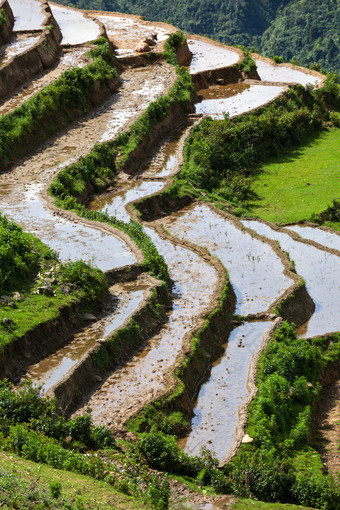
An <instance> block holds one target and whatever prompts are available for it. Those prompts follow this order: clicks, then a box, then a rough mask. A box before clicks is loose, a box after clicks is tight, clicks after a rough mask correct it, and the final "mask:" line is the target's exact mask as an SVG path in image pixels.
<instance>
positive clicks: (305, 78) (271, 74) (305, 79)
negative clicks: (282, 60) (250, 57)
mask: <svg viewBox="0 0 340 510" xmlns="http://www.w3.org/2000/svg"><path fill="white" fill-rule="evenodd" d="M255 63H256V67H257V72H258V75H259V76H260V78H261V80H262V81H271V82H280V83H300V85H303V86H304V87H305V86H306V85H317V84H318V83H320V81H321V79H320V78H318V77H317V76H313V75H312V74H308V73H307V72H305V73H304V72H302V71H298V70H297V69H292V68H291V67H288V66H285V65H279V66H275V65H273V64H271V63H270V62H266V61H263V60H260V59H255Z"/></svg>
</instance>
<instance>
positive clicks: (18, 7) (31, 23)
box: [9, 0, 45, 31]
mask: <svg viewBox="0 0 340 510" xmlns="http://www.w3.org/2000/svg"><path fill="white" fill-rule="evenodd" d="M9 4H10V6H11V9H12V12H13V15H14V18H15V23H14V31H19V30H39V29H41V28H43V22H44V19H45V15H44V13H43V12H42V10H41V9H42V5H41V2H40V1H39V0H9Z"/></svg>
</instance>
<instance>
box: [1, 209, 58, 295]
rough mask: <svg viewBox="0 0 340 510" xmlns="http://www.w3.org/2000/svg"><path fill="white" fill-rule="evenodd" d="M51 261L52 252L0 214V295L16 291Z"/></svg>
mask: <svg viewBox="0 0 340 510" xmlns="http://www.w3.org/2000/svg"><path fill="white" fill-rule="evenodd" d="M51 259H54V260H55V259H56V255H55V254H54V253H53V252H52V250H49V249H48V248H47V247H46V248H45V249H44V248H43V244H42V243H41V242H40V241H39V240H38V239H36V238H35V237H34V236H32V235H30V234H27V233H25V232H23V230H22V228H21V227H19V226H18V225H16V224H15V223H13V222H12V221H9V220H8V219H7V218H6V216H4V215H3V214H1V213H0V295H1V294H6V293H9V292H11V291H13V290H18V287H22V285H23V284H25V283H26V282H27V281H28V280H31V279H32V275H34V274H36V273H37V272H38V269H39V267H40V266H41V262H42V261H43V260H51Z"/></svg>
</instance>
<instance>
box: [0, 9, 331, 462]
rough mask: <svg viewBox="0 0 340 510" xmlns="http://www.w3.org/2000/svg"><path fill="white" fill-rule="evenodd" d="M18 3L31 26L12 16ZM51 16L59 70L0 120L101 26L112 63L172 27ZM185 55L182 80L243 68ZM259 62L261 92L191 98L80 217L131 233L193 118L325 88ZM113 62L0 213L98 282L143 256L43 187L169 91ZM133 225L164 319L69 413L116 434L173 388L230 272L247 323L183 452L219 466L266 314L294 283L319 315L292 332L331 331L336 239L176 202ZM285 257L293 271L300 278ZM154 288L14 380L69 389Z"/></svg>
mask: <svg viewBox="0 0 340 510" xmlns="http://www.w3.org/2000/svg"><path fill="white" fill-rule="evenodd" d="M11 3H12V2H11V1H10V4H11ZM23 4H25V9H26V8H27V9H29V12H30V17H27V16H22V14H23V11H22V10H21V9H22V5H23ZM31 4H32V5H31ZM39 6H40V2H39V1H38V0H37V1H36V2H34V1H33V0H32V1H31V2H30V3H29V4H28V3H27V2H26V3H25V2H21V3H20V2H18V1H15V2H14V1H13V10H14V13H16V12H17V13H19V14H15V16H16V28H17V30H23V29H24V30H28V31H29V30H33V27H34V29H35V28H36V25H38V24H39V23H40V22H41V19H40V18H41V17H40V14H39V12H40V9H39ZM51 9H52V12H53V14H54V17H55V19H56V21H57V23H58V24H59V27H60V29H61V32H62V36H63V39H62V41H61V51H62V56H61V58H60V61H59V63H58V64H57V66H56V67H55V68H54V69H53V70H52V71H48V72H46V73H44V74H43V75H42V76H40V77H39V78H38V79H36V80H31V82H30V83H27V84H26V85H25V87H24V89H23V90H21V91H20V92H19V93H17V94H16V95H13V97H11V98H10V99H8V100H7V101H6V102H5V103H3V104H2V105H0V113H1V114H5V113H9V112H11V111H13V110H14V109H15V108H16V107H17V106H18V105H20V104H22V103H23V102H24V101H26V100H27V99H28V98H29V97H31V96H32V95H34V94H35V93H37V92H38V91H39V90H42V89H43V88H44V87H46V86H47V85H48V84H50V83H52V82H53V81H54V80H55V79H56V78H57V77H58V76H60V74H61V73H62V72H63V71H64V70H66V69H69V68H72V67H79V68H81V67H83V66H84V65H85V63H86V62H87V57H86V53H87V51H88V46H87V43H88V42H89V41H92V40H95V39H96V38H98V37H99V35H100V33H101V27H102V26H104V28H105V29H106V34H107V36H108V38H109V39H110V40H111V42H112V43H113V44H114V45H115V47H116V54H117V55H118V57H120V56H124V57H129V56H130V57H135V56H136V54H137V53H138V52H136V50H135V45H136V43H137V42H138V41H139V40H140V39H141V38H142V37H144V36H145V34H149V33H156V35H157V45H156V46H155V48H154V50H153V51H154V52H155V53H157V51H158V49H159V46H160V43H161V42H163V41H164V40H166V38H167V37H168V35H169V34H170V33H171V32H173V31H174V30H175V29H174V27H171V26H166V25H165V24H152V23H148V22H144V21H142V20H140V19H139V18H137V17H134V16H127V15H116V14H109V13H98V14H96V13H95V12H94V11H91V13H89V14H84V13H83V12H81V11H77V10H75V9H69V8H64V7H62V6H58V5H57V4H54V3H51ZM101 24H102V25H101ZM16 37H18V38H19V37H21V36H16ZM30 37H32V38H34V36H33V35H32V36H30V35H29V34H28V35H27V34H26V35H25V41H26V42H25V44H28V42H29V41H30ZM16 40H17V39H16ZM70 46H74V47H73V48H70ZM188 46H189V49H190V51H191V52H192V54H193V56H192V60H191V65H190V67H189V71H190V73H192V74H197V73H202V72H203V73H204V72H206V71H210V70H211V69H219V68H228V67H230V66H232V65H233V64H235V63H236V62H238V61H239V59H240V52H239V50H236V49H235V50H233V49H232V48H223V47H222V46H221V45H219V44H216V43H214V42H213V41H210V42H209V41H208V40H204V41H203V40H202V39H200V38H192V39H190V38H189V45H188ZM9 51H11V52H12V53H11V56H12V57H13V56H14V57H18V56H19V55H20V53H21V51H22V46H20V47H19V45H17V46H15V45H14V43H10V45H9V46H8V47H7V48H4V49H3V55H4V57H3V58H4V59H6V54H7V55H8V52H9ZM139 56H140V55H139ZM131 62H132V61H131ZM257 63H258V71H259V75H260V78H261V81H257V82H256V83H254V81H251V83H250V82H240V83H232V84H227V85H222V86H221V85H220V84H217V83H216V84H215V85H214V86H212V87H210V88H209V89H206V90H201V91H198V98H197V102H196V105H195V109H196V117H195V120H194V121H193V120H192V119H189V118H186V119H185V118H184V119H181V120H180V122H179V121H177V122H176V119H175V121H173V122H172V125H170V124H171V123H169V126H168V128H167V131H168V132H167V133H166V134H165V135H164V136H162V137H161V140H157V144H155V146H154V147H148V148H147V149H146V150H145V151H144V157H141V158H140V161H139V165H137V166H138V171H137V172H136V174H135V175H132V174H129V173H127V172H121V173H119V174H118V175H117V177H116V178H115V181H114V182H112V183H111V187H110V188H109V189H108V190H107V191H105V193H102V194H96V195H95V196H94V197H92V199H91V200H90V201H88V202H87V203H86V205H87V207H88V209H89V210H92V211H94V210H99V211H106V212H107V214H108V215H109V216H115V217H116V218H117V219H119V220H121V221H123V222H129V221H130V219H131V218H132V219H134V220H137V221H140V222H141V220H140V218H139V217H137V215H136V212H135V210H134V209H133V208H132V207H131V203H132V202H134V201H138V200H140V199H142V198H146V197H149V196H151V195H153V194H157V193H159V192H160V191H162V190H163V189H164V188H166V187H167V186H168V185H169V184H170V183H171V181H172V177H173V176H174V175H175V174H176V173H177V172H178V171H179V169H180V167H181V163H182V160H183V145H184V142H185V140H186V137H187V136H188V133H189V132H190V129H191V127H192V125H193V124H194V123H195V122H198V121H199V118H200V115H201V114H205V115H211V116H212V117H213V118H221V117H223V115H224V114H229V115H230V116H231V117H233V116H237V115H240V114H243V113H245V112H247V111H249V110H252V109H254V108H258V107H260V106H262V105H264V104H266V103H267V102H270V101H272V100H273V99H274V98H276V97H278V96H279V95H280V94H282V93H284V91H285V90H286V84H290V83H293V82H294V83H295V82H299V83H301V84H303V85H306V84H308V83H321V80H322V77H321V76H320V75H319V76H316V75H315V74H310V73H309V72H308V71H306V72H304V71H303V70H302V69H299V70H296V69H291V68H290V67H287V66H285V65H281V66H279V67H278V66H276V65H274V64H273V63H272V62H270V61H268V60H261V59H258V60H257ZM0 65H1V64H0ZM123 65H124V66H125V67H124V68H123V70H122V71H121V74H120V87H119V89H118V91H116V92H114V93H113V94H112V96H111V97H110V98H109V99H108V100H107V101H106V102H104V104H102V105H101V106H98V107H96V108H94V109H93V110H92V111H91V112H90V114H87V115H86V116H84V117H83V118H82V119H81V120H79V121H77V122H74V123H73V124H72V125H71V126H70V127H69V128H67V129H65V130H64V131H63V132H60V133H59V134H58V135H57V136H55V138H53V139H51V140H49V142H48V143H47V144H45V146H43V147H41V148H40V149H39V150H38V151H37V152H36V153H34V154H31V156H30V157H28V158H26V159H25V160H24V161H22V162H20V163H19V164H17V165H15V166H14V167H13V168H11V170H10V171H8V172H7V173H6V174H2V175H1V176H0V211H1V212H3V213H5V214H6V215H7V216H8V217H9V218H10V219H13V220H15V221H16V222H17V223H18V224H20V225H22V226H23V228H24V229H25V230H29V231H31V232H34V233H35V234H36V235H37V236H38V237H39V238H40V239H42V240H43V241H44V242H45V243H46V244H47V245H48V246H50V247H51V248H53V249H55V250H56V251H58V253H59V255H60V259H61V260H62V261H64V260H78V259H80V258H81V259H84V260H86V261H90V262H91V263H93V264H94V265H96V266H97V267H99V268H100V269H102V270H103V271H111V270H113V269H114V270H124V269H128V268H129V267H130V268H131V266H137V264H138V263H139V262H140V261H141V258H142V255H141V252H140V250H139V249H138V248H137V246H136V245H135V243H134V242H133V241H132V240H129V239H128V238H127V236H126V235H124V236H123V235H122V234H121V233H120V231H118V230H117V229H114V228H113V227H108V226H107V224H104V223H102V224H99V222H96V223H94V222H91V221H89V220H81V219H80V218H79V217H77V216H76V215H75V214H72V213H69V212H66V211H63V212H61V211H60V210H58V209H57V208H56V207H55V206H54V205H53V204H52V201H51V199H50V198H48V195H47V188H48V186H49V184H50V182H51V180H52V179H53V178H54V177H55V176H56V175H57V174H58V172H60V170H61V169H63V168H66V167H68V166H69V165H70V164H72V163H74V162H77V160H79V158H81V157H83V156H85V155H86V154H88V153H89V152H90V150H91V148H92V147H93V146H94V145H95V144H98V143H102V142H106V141H110V140H114V139H115V138H116V137H117V135H118V134H119V133H122V132H124V131H125V130H127V128H128V127H129V126H131V125H132V124H133V122H135V121H136V120H137V119H138V118H139V117H140V115H141V114H142V113H143V112H144V111H145V110H146V109H147V107H148V106H149V105H150V104H151V103H152V102H153V101H155V100H156V99H157V98H158V97H160V96H161V95H164V94H165V93H167V92H168V90H169V88H170V87H171V85H172V84H173V83H174V82H175V79H176V77H175V72H174V70H173V68H172V67H171V66H170V65H168V64H166V63H165V62H164V60H161V59H159V60H158V61H157V62H156V63H153V64H152V63H148V61H147V60H144V61H143V62H142V64H141V65H137V64H136V62H135V61H134V64H133V67H132V66H131V67H130V66H129V63H128V61H127V63H125V64H123ZM142 223H143V229H144V232H145V233H146V234H147V235H148V236H149V237H150V238H151V240H152V241H153V243H154V245H155V246H156V248H157V250H158V252H159V253H160V254H161V255H162V256H163V257H164V260H165V262H166V264H167V266H168V271H169V275H170V279H171V293H172V299H171V307H170V309H169V311H168V314H167V320H166V322H165V323H164V324H163V325H162V327H161V328H159V330H158V331H157V332H156V333H154V334H151V335H150V337H149V338H148V339H146V341H145V342H144V343H143V344H142V345H141V346H140V347H139V350H138V351H135V352H132V353H131V356H130V359H129V360H128V361H127V362H126V363H124V364H123V365H122V366H118V367H115V368H113V369H111V370H108V371H107V373H106V374H105V377H100V378H99V379H98V378H97V379H96V384H95V385H92V387H90V388H87V389H86V391H84V393H86V394H85V395H84V399H83V401H82V403H81V405H80V407H79V408H78V411H77V412H82V411H84V409H85V408H86V407H88V406H90V407H91V408H92V411H93V418H94V422H95V423H98V424H103V423H104V424H107V425H109V426H110V427H111V428H112V429H113V430H115V431H119V430H123V429H124V427H125V423H126V421H127V419H129V418H131V417H133V416H134V415H135V414H136V413H137V412H139V411H141V410H142V409H143V408H144V407H145V405H146V404H148V403H150V402H153V401H154V400H155V399H156V398H158V397H159V396H161V395H163V394H164V393H166V392H167V391H168V390H169V388H171V387H173V384H174V382H173V373H174V370H175V368H176V367H178V366H179V364H180V363H181V362H183V360H184V359H185V356H186V355H187V354H188V345H189V344H190V339H191V338H192V335H193V332H195V331H197V330H198V329H199V328H200V327H202V325H203V324H204V321H205V319H206V317H207V316H208V315H209V313H211V312H212V311H213V310H214V309H215V308H216V306H217V303H218V302H219V299H220V296H221V292H222V288H223V286H224V285H225V284H226V273H225V270H227V271H228V273H229V276H230V284H231V287H232V289H233V290H232V291H231V293H232V294H233V295H234V297H235V300H236V303H235V305H233V304H232V303H231V305H230V306H231V307H233V310H232V312H231V313H235V314H237V316H243V319H244V320H245V323H244V324H242V325H240V324H237V325H235V324H234V325H233V328H234V329H233V330H232V331H231V332H230V330H228V329H227V328H226V329H225V331H224V333H222V334H221V339H220V344H222V345H223V349H224V354H222V356H221V357H220V358H219V359H218V360H217V361H216V362H215V363H214V364H213V365H212V366H211V369H210V371H209V374H208V375H207V374H206V375H205V379H204V381H205V382H204V384H203V385H202V386H201V388H200V389H199V388H198V389H197V392H196V393H197V395H196V396H197V398H196V401H195V402H193V403H192V407H193V410H192V412H193V419H192V424H191V428H192V430H191V432H190V433H189V435H188V437H187V438H186V439H185V440H184V442H183V443H182V444H183V447H185V449H186V450H187V451H188V452H190V453H198V452H199V449H200V447H201V446H202V445H204V444H206V445H208V446H209V447H211V448H212V449H213V450H214V451H215V452H216V454H217V457H218V459H219V460H220V461H223V460H224V459H226V458H227V457H228V455H229V453H230V450H231V448H232V447H233V444H234V443H235V441H236V429H237V426H238V420H239V410H240V408H241V407H242V406H243V405H244V403H245V402H246V400H247V398H248V397H249V394H250V389H249V384H248V385H247V382H248V372H249V367H250V365H251V364H252V360H253V357H254V355H255V354H256V352H257V351H258V349H260V348H261V346H262V344H263V338H264V337H265V335H266V332H267V331H268V330H269V329H270V328H272V327H273V323H274V321H275V319H276V315H275V313H274V312H275V308H276V306H277V305H278V303H280V302H281V301H282V300H283V299H284V297H287V296H288V295H289V294H290V292H292V290H293V289H294V288H296V287H297V286H298V285H299V284H301V283H302V279H301V277H302V278H304V279H305V281H306V288H307V291H308V293H309V295H310V297H311V298H312V300H313V301H314V303H315V312H314V314H313V315H312V316H311V317H310V318H309V320H308V321H303V322H304V323H303V324H301V325H300V329H299V334H300V335H301V336H303V337H304V338H308V337H310V336H315V335H324V334H326V333H330V332H334V331H338V330H339V326H340V324H339V319H340V310H339V303H340V296H339V288H340V285H339V283H340V282H339V281H338V279H337V278H338V276H339V275H340V271H339V270H338V269H339V249H340V247H339V235H338V234H336V233H334V232H330V231H325V230H323V229H318V228H315V227H313V228H311V227H305V226H299V225H297V226H291V227H289V229H290V230H286V229H276V228H273V226H272V225H270V224H266V223H262V222H258V221H250V220H243V221H241V222H240V221H238V220H236V218H233V217H231V216H230V215H225V214H223V213H221V212H220V211H218V210H217V209H215V208H213V207H210V206H209V205H207V204H201V203H194V204H192V205H189V206H188V205H186V206H185V207H182V208H181V209H180V210H179V211H176V212H172V211H171V210H169V211H168V213H167V215H166V217H161V218H157V217H156V215H155V217H154V218H152V219H151V221H149V222H142ZM291 231H295V234H292V232H291ZM297 234H298V235H299V236H300V238H299V237H298V235H297ZM304 240H305V241H304ZM306 240H307V241H306ZM276 241H277V242H278V243H279V246H278V245H277V243H276ZM284 252H286V253H284ZM289 258H290V259H293V260H294V261H295V267H296V273H297V274H296V273H294V271H293V270H292V266H291V262H290V260H289ZM121 274H123V273H121ZM156 285H157V281H156V280H154V279H150V276H147V275H146V274H145V273H143V274H142V275H140V274H139V276H138V278H137V277H136V279H135V280H133V281H130V282H126V281H122V282H119V283H115V284H114V285H112V286H111V287H110V298H109V300H108V302H107V305H106V307H105V309H104V310H103V311H102V316H101V317H92V318H91V319H90V321H91V323H90V324H87V325H85V326H84V327H83V328H82V329H81V331H78V332H75V333H74V335H72V338H71V339H70V340H69V341H68V342H66V341H61V345H60V346H59V347H58V349H56V350H55V352H53V353H47V354H46V357H45V358H44V359H41V360H40V362H39V363H37V364H36V363H35V364H34V365H33V364H32V365H31V366H28V367H27V372H26V374H22V377H23V378H27V377H28V378H31V379H32V380H33V381H34V382H36V383H43V384H45V390H44V391H46V392H47V393H48V394H53V391H56V388H58V387H59V388H61V387H62V385H64V386H65V384H66V385H67V381H68V378H71V377H73V379H74V378H75V377H76V376H75V375H74V374H75V373H76V371H77V370H78V369H80V367H81V366H82V364H83V363H84V362H85V361H86V360H88V358H89V356H90V353H91V352H92V351H93V349H95V348H98V347H99V346H100V345H102V344H103V343H105V341H106V339H108V338H110V337H111V336H112V335H113V333H114V332H116V331H118V330H119V329H120V328H122V327H123V326H125V325H126V324H127V322H128V321H129V319H130V318H133V317H135V316H136V313H137V312H138V311H139V310H140V309H141V307H142V305H143V304H145V303H146V302H147V300H148V299H149V298H150V293H151V290H152V289H153V288H155V286H156ZM230 329H232V328H230ZM75 384H76V383H75ZM76 390H77V391H78V390H79V388H78V389H77V388H76V389H75V391H76ZM60 391H61V390H60ZM58 395H59V394H58V393H57V396H58ZM70 404H71V403H70ZM69 407H70V408H71V407H72V405H70V406H69ZM73 410H74V409H73ZM222 438H223V439H222Z"/></svg>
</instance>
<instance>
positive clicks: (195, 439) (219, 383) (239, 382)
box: [180, 322, 272, 461]
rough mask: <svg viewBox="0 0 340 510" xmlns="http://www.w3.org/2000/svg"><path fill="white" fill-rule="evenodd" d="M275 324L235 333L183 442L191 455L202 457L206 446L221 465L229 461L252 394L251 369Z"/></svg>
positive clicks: (259, 324)
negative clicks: (241, 416) (244, 407)
mask: <svg viewBox="0 0 340 510" xmlns="http://www.w3.org/2000/svg"><path fill="white" fill-rule="evenodd" d="M271 324H272V323H271V322H251V323H246V324H243V325H242V326H239V327H238V328H236V329H234V330H233V331H232V332H231V334H230V336H229V339H228V342H227V343H226V344H225V345H223V348H224V350H225V352H224V354H223V355H222V356H221V357H220V359H218V360H217V361H216V362H215V363H213V365H212V368H211V371H210V374H209V376H208V377H209V379H208V380H207V382H205V383H204V384H203V385H202V386H201V389H200V391H199V394H198V397H197V400H196V402H195V406H194V418H193V419H192V423H191V428H192V430H191V432H190V434H189V435H188V437H186V438H185V439H183V440H181V441H180V446H181V447H182V448H184V450H185V451H186V452H187V453H189V454H190V455H199V453H200V449H201V447H202V446H204V445H205V446H207V447H208V448H209V449H210V450H212V451H213V452H215V454H216V457H217V458H218V460H219V461H222V460H223V459H225V458H226V457H227V455H228V453H229V451H230V449H231V447H232V445H233V443H234V440H235V433H236V426H237V423H238V410H239V408H240V406H241V405H242V404H243V403H244V401H245V400H246V398H247V396H248V394H249V391H248V388H247V380H248V372H249V365H250V362H251V360H252V357H253V355H254V354H255V352H256V351H257V350H258V348H259V347H260V346H261V343H262V339H263V335H264V334H265V332H266V331H267V330H268V329H269V327H270V326H271Z"/></svg>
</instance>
